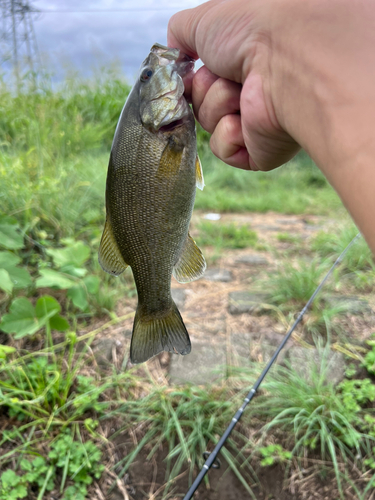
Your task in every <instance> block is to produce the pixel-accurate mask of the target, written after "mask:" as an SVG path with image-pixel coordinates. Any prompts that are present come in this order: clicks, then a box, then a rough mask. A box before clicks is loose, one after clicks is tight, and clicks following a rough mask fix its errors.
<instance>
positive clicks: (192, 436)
mask: <svg viewBox="0 0 375 500" xmlns="http://www.w3.org/2000/svg"><path fill="white" fill-rule="evenodd" d="M238 404H239V399H238V396H236V397H233V396H232V394H231V391H230V390H228V389H227V388H226V387H225V385H223V386H221V387H218V386H217V387H204V388H203V387H193V386H186V387H181V388H178V387H174V388H168V387H160V386H158V385H155V384H154V383H153V386H152V390H151V391H150V393H149V394H148V395H146V396H145V397H143V398H142V399H137V400H128V401H126V402H124V404H123V405H121V406H119V407H118V408H117V409H116V410H115V412H113V413H109V414H107V416H106V417H104V418H108V417H109V418H111V417H113V416H114V417H120V418H121V419H122V420H126V424H125V425H124V426H123V427H121V428H120V429H119V430H118V431H117V433H116V434H120V433H123V432H124V431H129V430H131V429H134V428H135V427H138V428H139V429H141V432H140V433H139V435H138V433H137V444H136V445H135V446H134V447H133V450H132V451H131V453H129V454H128V455H127V456H126V457H124V458H123V459H122V460H121V461H120V462H118V463H117V464H116V470H119V471H120V472H119V473H118V474H119V477H122V476H123V475H124V474H125V473H126V471H127V470H128V469H129V467H130V466H131V464H132V462H133V461H134V460H136V458H137V456H138V455H139V454H140V453H141V452H143V454H146V453H147V459H148V460H150V459H151V458H152V457H153V456H154V454H155V453H156V452H157V450H158V449H160V447H161V446H163V449H166V450H167V451H168V454H167V457H166V476H165V481H166V487H165V490H164V493H163V495H165V494H166V493H167V492H168V490H169V488H170V487H171V485H172V484H173V481H174V479H175V478H176V477H177V476H178V474H179V473H180V472H181V471H182V470H186V468H188V470H189V481H190V482H191V481H192V479H193V472H194V470H195V468H196V467H197V466H198V467H201V466H202V465H203V460H202V455H203V453H204V452H205V451H206V450H207V449H209V448H210V447H212V446H214V445H215V444H216V443H217V441H218V436H220V435H221V434H222V433H223V431H224V430H225V428H226V427H227V425H228V423H229V422H230V420H231V418H232V417H233V415H234V413H235V412H236V410H237V405H238ZM133 432H134V431H133ZM115 437H116V435H114V436H113V438H115ZM246 442H247V437H246V436H245V435H243V434H242V433H241V432H240V431H239V429H237V430H235V431H234V432H233V434H232V436H231V437H230V438H229V439H228V441H227V443H226V445H225V446H224V448H223V449H222V451H221V453H222V454H223V456H224V457H225V459H226V461H227V463H228V465H229V468H230V469H231V470H232V471H233V473H234V474H235V475H236V476H237V478H238V479H239V480H240V481H241V483H242V485H243V486H244V488H245V489H246V490H247V492H248V493H249V495H250V496H251V497H252V498H254V500H255V498H256V497H255V496H254V493H253V492H252V490H251V488H250V486H249V483H250V482H253V481H254V472H253V470H252V468H251V467H250V466H248V465H247V466H245V467H244V466H243V462H244V461H245V457H244V456H243V455H242V454H241V453H238V451H237V449H238V446H239V443H241V444H244V443H246Z"/></svg>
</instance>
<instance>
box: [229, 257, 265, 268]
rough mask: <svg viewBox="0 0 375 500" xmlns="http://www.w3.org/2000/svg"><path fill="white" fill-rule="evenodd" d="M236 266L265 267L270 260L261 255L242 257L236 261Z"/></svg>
mask: <svg viewBox="0 0 375 500" xmlns="http://www.w3.org/2000/svg"><path fill="white" fill-rule="evenodd" d="M235 262H236V264H246V265H248V266H264V265H267V264H268V260H267V259H265V258H264V257H262V256H260V255H251V254H250V255H241V256H240V257H238V258H237V259H236V260H235Z"/></svg>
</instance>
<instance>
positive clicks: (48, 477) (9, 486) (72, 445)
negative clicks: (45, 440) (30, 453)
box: [0, 430, 104, 500]
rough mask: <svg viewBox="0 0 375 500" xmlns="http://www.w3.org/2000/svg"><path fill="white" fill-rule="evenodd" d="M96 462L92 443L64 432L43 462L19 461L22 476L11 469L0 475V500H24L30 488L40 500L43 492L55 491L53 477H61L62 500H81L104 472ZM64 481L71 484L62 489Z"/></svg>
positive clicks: (96, 454) (38, 460) (98, 453)
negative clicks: (36, 493) (94, 480)
mask: <svg viewBox="0 0 375 500" xmlns="http://www.w3.org/2000/svg"><path fill="white" fill-rule="evenodd" d="M100 459H101V452H100V450H99V448H98V447H97V446H96V445H95V444H94V443H93V442H92V441H86V442H85V443H83V442H77V441H75V440H74V439H73V436H72V434H71V433H70V431H69V430H66V431H65V432H64V433H62V434H61V435H60V436H59V437H58V438H57V439H56V440H55V441H54V442H53V443H52V444H51V451H50V452H49V453H48V458H47V460H46V459H45V458H43V457H41V456H38V457H36V458H34V459H33V460H29V459H27V458H23V459H21V461H20V470H21V471H23V472H24V473H23V474H22V475H18V474H17V473H16V472H15V471H14V470H12V469H7V470H5V471H4V472H3V473H2V474H1V476H0V482H1V486H0V500H8V499H12V500H16V499H18V498H25V497H27V496H28V492H29V490H30V488H31V487H36V488H37V491H38V493H39V494H38V500H42V498H44V492H45V491H52V490H53V489H55V487H56V484H55V483H56V477H57V475H62V479H61V483H60V492H61V493H62V492H64V494H63V496H62V500H71V499H75V500H85V499H86V498H87V486H88V485H90V484H91V483H92V481H93V479H94V478H96V479H98V478H100V476H101V474H102V472H103V470H104V465H101V464H100V463H99V462H100ZM67 480H68V481H69V482H70V483H72V484H70V485H69V486H68V487H67V488H65V485H66V481H67Z"/></svg>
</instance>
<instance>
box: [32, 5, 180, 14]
mask: <svg viewBox="0 0 375 500" xmlns="http://www.w3.org/2000/svg"><path fill="white" fill-rule="evenodd" d="M182 9H183V7H181V5H176V6H175V7H147V8H143V7H130V8H128V9H87V10H60V9H56V10H55V9H53V10H51V9H50V10H43V9H42V10H38V12H41V13H43V14H54V13H59V14H91V13H93V14H97V13H103V12H106V13H112V12H114V13H116V12H165V11H171V10H182Z"/></svg>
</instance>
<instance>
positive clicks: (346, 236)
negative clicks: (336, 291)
mask: <svg viewBox="0 0 375 500" xmlns="http://www.w3.org/2000/svg"><path fill="white" fill-rule="evenodd" d="M358 232H359V231H358V229H357V228H356V226H355V225H354V224H353V223H351V224H342V225H340V226H338V227H337V228H335V230H332V231H330V232H324V231H320V232H319V233H318V234H317V235H316V236H315V237H314V238H313V240H312V242H311V249H312V250H314V251H315V252H317V253H318V255H320V256H321V257H332V256H337V257H338V256H339V255H340V254H341V252H343V251H344V250H345V248H346V247H347V246H348V245H349V243H350V242H351V241H352V239H353V238H354V237H355V236H356V235H357V234H358ZM341 269H342V270H345V271H349V272H355V271H368V270H371V269H374V260H373V257H372V255H371V251H370V249H369V247H368V245H367V243H366V241H365V239H364V238H363V237H361V238H360V239H359V240H357V241H356V242H355V244H354V245H353V246H352V247H351V248H350V249H349V251H348V252H347V254H346V255H345V260H344V262H343V264H342V266H341Z"/></svg>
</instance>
